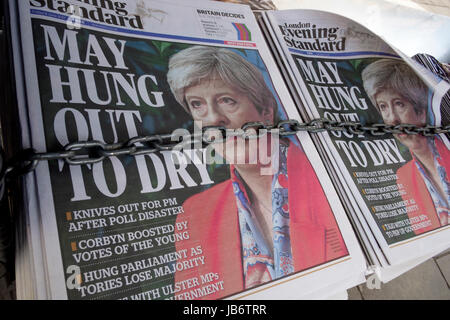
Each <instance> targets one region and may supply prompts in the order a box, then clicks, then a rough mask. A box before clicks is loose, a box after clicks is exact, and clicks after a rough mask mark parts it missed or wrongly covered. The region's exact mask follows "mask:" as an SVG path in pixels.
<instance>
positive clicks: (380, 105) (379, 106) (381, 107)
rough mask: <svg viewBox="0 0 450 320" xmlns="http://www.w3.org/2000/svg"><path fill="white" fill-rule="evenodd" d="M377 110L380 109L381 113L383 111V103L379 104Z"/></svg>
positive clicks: (384, 107)
mask: <svg viewBox="0 0 450 320" xmlns="http://www.w3.org/2000/svg"><path fill="white" fill-rule="evenodd" d="M378 108H380V110H381V111H385V110H386V105H385V104H384V103H380V104H378Z"/></svg>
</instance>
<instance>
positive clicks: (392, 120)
mask: <svg viewBox="0 0 450 320" xmlns="http://www.w3.org/2000/svg"><path fill="white" fill-rule="evenodd" d="M385 122H386V124H390V125H398V124H401V123H402V122H401V119H400V116H399V115H398V112H397V110H395V108H389V114H388V116H387V119H385Z"/></svg>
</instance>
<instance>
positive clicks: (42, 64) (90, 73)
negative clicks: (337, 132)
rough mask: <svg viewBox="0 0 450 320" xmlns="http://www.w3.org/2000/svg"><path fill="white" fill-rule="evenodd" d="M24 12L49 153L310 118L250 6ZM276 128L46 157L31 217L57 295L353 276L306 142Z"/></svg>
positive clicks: (31, 85)
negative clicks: (132, 149) (131, 151)
mask: <svg viewBox="0 0 450 320" xmlns="http://www.w3.org/2000/svg"><path fill="white" fill-rule="evenodd" d="M19 13H20V22H21V25H20V28H21V36H22V39H21V40H22V55H23V60H24V70H26V79H25V82H26V83H25V85H26V94H27V108H28V117H29V119H30V120H29V126H30V129H31V145H32V146H33V148H35V149H36V150H37V151H39V152H45V151H51V150H60V149H61V148H63V147H65V146H66V145H68V144H69V143H73V142H77V141H97V142H95V143H94V144H93V145H92V144H91V145H90V146H94V147H95V146H97V147H98V146H99V145H100V144H103V143H107V144H113V143H119V142H120V143H123V142H126V141H129V139H131V138H133V137H136V136H148V135H151V134H160V133H173V136H174V137H178V140H174V141H177V142H178V141H179V139H180V138H182V137H184V136H185V135H186V133H189V132H200V133H201V132H202V131H201V128H202V127H206V126H212V125H213V126H220V127H223V128H225V129H227V130H231V131H233V130H232V129H238V128H240V127H241V126H242V125H243V124H244V123H246V122H251V121H260V122H267V123H274V122H277V121H279V120H282V119H288V118H290V119H297V120H300V118H299V115H298V112H297V111H296V109H295V106H294V104H293V102H292V100H291V99H290V96H289V93H288V91H287V90H286V88H285V86H284V85H283V80H282V78H281V76H280V74H279V72H278V69H277V67H276V65H275V63H274V61H273V60H272V57H271V56H270V53H269V50H268V48H267V46H266V44H265V42H264V40H263V38H262V36H261V34H260V32H259V28H258V26H257V24H256V21H255V19H254V17H253V14H252V12H251V10H250V8H249V7H247V6H241V5H230V4H222V3H218V2H196V1H192V2H191V1H183V2H182V4H181V3H180V2H179V1H127V2H125V1H115V2H111V1H69V0H66V1H51V0H48V1H45V0H42V1H39V0H30V1H20V2H19ZM180 17H183V19H180ZM22 125H23V126H26V125H28V123H26V120H24V119H22ZM221 132H223V131H221ZM215 133H216V134H217V132H215ZM219 133H220V132H219ZM210 134H211V132H210ZM264 137H265V138H264V139H263V138H258V139H253V140H252V139H249V140H244V139H242V138H236V137H234V136H231V137H228V136H227V137H226V139H225V140H224V142H222V143H217V144H215V145H210V146H208V147H205V146H202V145H201V144H200V147H198V146H192V145H190V144H186V143H185V144H183V143H181V144H180V148H178V149H176V150H163V151H159V152H153V153H145V154H139V155H135V156H121V155H117V156H111V157H108V158H106V159H104V160H103V161H99V162H97V163H93V164H87V165H86V164H85V165H83V164H73V165H68V164H67V163H66V162H64V161H56V160H55V161H49V162H42V163H40V164H39V166H38V167H37V170H36V189H37V200H38V203H39V210H36V211H34V208H29V209H30V212H29V214H30V215H33V214H34V212H40V220H41V222H40V223H41V226H36V225H33V226H31V227H32V228H39V227H40V228H42V233H41V236H42V242H43V244H44V245H43V247H44V248H43V251H44V253H43V254H44V261H45V267H46V271H47V276H48V277H47V279H48V280H47V285H48V289H49V294H48V298H56V299H65V298H68V299H130V300H142V299H147V300H156V299H176V300H180V299H183V300H185V299H215V298H226V297H234V298H246V297H250V298H270V297H273V295H274V294H276V295H277V297H285V298H287V297H290V298H298V297H301V296H304V295H307V294H310V293H313V292H317V291H318V290H320V289H321V288H325V287H330V286H331V287H332V286H333V284H339V283H344V282H345V283H346V285H348V286H351V284H352V283H353V285H355V284H357V282H358V281H361V280H360V279H361V275H362V274H363V272H364V269H365V263H364V258H363V256H362V253H361V251H360V249H359V246H358V244H357V242H356V238H355V236H354V234H353V231H352V229H351V227H350V224H349V222H348V220H347V218H346V216H345V213H344V211H343V208H342V206H341V204H340V202H339V198H338V197H337V195H336V193H335V191H334V189H333V186H332V184H331V182H330V179H329V177H328V175H327V173H326V171H325V169H324V167H323V164H322V162H321V160H320V158H319V156H318V154H317V151H316V149H315V147H314V145H313V143H312V142H311V140H310V137H309V136H308V134H306V133H302V134H299V135H298V136H294V137H290V138H279V137H278V136H277V132H275V131H274V132H269V133H268V134H266V135H265V136H264ZM224 138H225V137H224ZM219 140H220V139H219ZM158 141H159V140H158V139H156V142H155V141H150V142H151V143H153V144H150V145H152V146H158ZM147 142H148V141H147ZM182 142H183V141H182ZM255 143H256V147H255V145H254V144H255ZM186 145H188V147H186ZM135 146H136V147H138V148H140V147H143V146H144V145H142V144H139V143H137V144H136V145H135ZM147 146H148V145H147ZM252 147H253V148H254V149H252ZM263 147H264V148H263ZM261 150H263V151H261ZM38 276H39V275H38ZM299 288H301V289H300V290H299ZM343 289H346V288H343Z"/></svg>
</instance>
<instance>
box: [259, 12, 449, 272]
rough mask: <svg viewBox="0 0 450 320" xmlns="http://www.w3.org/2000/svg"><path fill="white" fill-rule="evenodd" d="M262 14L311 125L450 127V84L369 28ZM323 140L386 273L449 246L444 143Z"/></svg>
mask: <svg viewBox="0 0 450 320" xmlns="http://www.w3.org/2000/svg"><path fill="white" fill-rule="evenodd" d="M263 14H264V21H265V22H266V23H267V24H268V26H270V27H269V28H268V29H269V32H270V33H271V35H272V37H274V39H276V40H275V43H276V44H275V47H276V49H277V50H278V53H279V55H280V57H281V59H282V60H283V62H284V64H285V65H286V66H287V67H286V69H288V70H289V71H288V72H289V73H290V76H291V81H293V84H292V86H293V87H295V90H296V91H297V93H296V94H297V95H298V99H299V100H300V101H301V106H300V107H301V108H304V110H303V111H304V113H306V117H308V118H310V119H316V118H326V119H329V120H331V121H338V122H346V121H355V122H359V123H361V124H363V125H372V124H388V125H399V124H414V125H417V126H420V127H421V126H425V125H426V124H429V125H447V124H446V123H443V122H442V119H441V113H443V111H444V110H448V108H449V107H450V106H449V105H448V103H447V102H446V101H448V95H447V98H445V94H446V93H447V91H448V90H449V88H450V85H449V84H448V83H447V82H445V81H443V80H441V79H439V78H437V77H435V76H432V75H430V73H429V72H427V71H425V70H424V68H421V67H420V66H419V65H418V64H417V63H415V62H413V61H412V60H411V59H409V58H408V57H406V56H405V55H404V54H402V53H401V52H399V51H398V50H396V49H395V48H393V47H392V46H390V45H388V44H387V43H385V42H384V41H382V40H381V39H380V38H379V37H377V36H376V35H375V34H373V33H372V32H371V31H369V30H367V29H366V28H364V27H363V26H361V25H359V24H357V23H356V22H353V21H351V20H349V19H347V18H345V17H342V16H338V15H335V14H331V13H326V12H321V11H314V10H286V11H271V12H268V13H263ZM320 141H321V143H322V144H323V147H324V148H325V150H326V151H327V152H326V154H323V156H324V157H327V158H328V160H327V161H328V162H329V163H330V164H332V165H333V167H334V170H335V171H336V172H340V173H341V174H342V177H343V180H342V181H340V182H339V184H340V185H341V187H340V188H342V189H344V190H348V191H349V192H347V195H348V197H349V198H350V200H352V202H353V203H352V205H351V206H350V207H351V208H352V210H353V212H350V214H351V215H352V217H353V219H357V220H358V221H357V222H358V223H359V224H360V231H359V232H361V233H363V232H364V233H365V234H367V233H368V232H369V233H372V235H373V236H372V240H371V242H372V246H373V249H374V252H375V253H376V252H378V253H376V254H377V255H378V259H379V264H380V265H381V266H384V267H388V266H394V265H398V264H401V263H404V262H405V261H408V260H412V259H414V258H418V257H420V256H425V255H428V254H429V253H431V252H435V250H436V249H437V248H439V249H440V250H444V249H445V248H448V247H449V245H450V226H449V220H448V214H449V208H450V206H449V204H450V193H449V180H448V178H447V172H449V171H448V170H450V166H449V165H450V154H449V151H448V139H447V137H446V136H444V135H436V136H433V137H423V136H421V135H414V136H413V135H406V134H394V135H391V134H389V135H383V136H374V135H370V134H359V133H358V132H355V133H349V132H342V131H341V132H339V131H335V132H331V133H329V132H326V133H323V134H321V136H320ZM419 146H421V147H419ZM377 247H378V249H377Z"/></svg>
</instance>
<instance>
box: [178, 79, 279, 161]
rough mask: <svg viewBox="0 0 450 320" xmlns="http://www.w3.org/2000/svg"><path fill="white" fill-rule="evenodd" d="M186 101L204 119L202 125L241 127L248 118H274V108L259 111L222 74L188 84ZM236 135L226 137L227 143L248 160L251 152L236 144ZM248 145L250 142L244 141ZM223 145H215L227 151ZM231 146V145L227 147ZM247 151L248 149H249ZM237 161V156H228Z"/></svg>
mask: <svg viewBox="0 0 450 320" xmlns="http://www.w3.org/2000/svg"><path fill="white" fill-rule="evenodd" d="M185 99H186V103H187V105H188V107H189V110H190V112H191V114H192V117H193V119H194V120H195V121H201V124H202V126H203V127H206V126H222V127H225V128H227V129H239V128H241V127H242V125H244V124H245V123H247V122H253V121H261V122H265V123H266V122H269V123H272V122H273V116H274V115H273V109H272V108H267V109H266V110H263V111H262V112H259V111H258V110H257V109H256V107H255V105H254V104H253V102H252V101H251V100H250V98H249V97H248V96H247V95H246V94H245V93H242V92H240V91H238V90H236V89H235V88H233V87H231V86H229V85H227V84H226V83H225V82H224V81H223V80H221V79H220V78H218V77H217V78H214V79H211V80H207V81H203V82H201V83H200V84H198V85H195V86H192V87H189V88H188V89H186V91H185ZM235 145H242V144H240V143H236V140H235V139H227V142H226V145H225V147H227V148H230V147H231V148H233V149H234V150H235V152H234V153H235V155H234V156H235V157H238V158H237V159H242V158H239V157H240V156H244V158H245V159H246V161H249V159H248V157H249V155H248V154H247V155H242V152H245V150H239V149H243V148H235ZM245 145H246V146H248V143H245ZM223 147H224V146H222V145H219V144H216V145H214V149H215V150H216V151H218V152H219V153H220V154H221V155H222V156H225V158H227V157H226V155H224V150H223ZM226 150H229V149H226ZM247 153H248V152H247ZM227 160H228V161H229V162H231V163H236V160H235V159H228V158H227Z"/></svg>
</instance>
